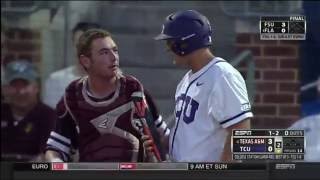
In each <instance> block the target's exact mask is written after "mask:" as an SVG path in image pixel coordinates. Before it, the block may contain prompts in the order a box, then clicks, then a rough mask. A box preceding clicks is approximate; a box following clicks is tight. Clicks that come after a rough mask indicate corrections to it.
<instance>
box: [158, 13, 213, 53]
mask: <svg viewBox="0 0 320 180" xmlns="http://www.w3.org/2000/svg"><path fill="white" fill-rule="evenodd" d="M211 34H212V30H211V26H210V22H209V21H208V19H207V18H206V17H205V16H204V15H202V14H200V13H199V12H197V11H195V10H187V11H178V12H176V13H173V14H170V15H169V16H167V18H166V21H165V23H164V24H163V26H162V32H161V34H159V35H158V36H156V37H155V38H154V39H155V40H167V44H168V46H169V48H170V49H171V50H172V51H173V52H174V53H176V54H177V55H180V56H184V55H187V54H190V53H191V52H193V51H194V50H196V49H199V48H202V47H208V46H210V45H211V44H212V40H211Z"/></svg>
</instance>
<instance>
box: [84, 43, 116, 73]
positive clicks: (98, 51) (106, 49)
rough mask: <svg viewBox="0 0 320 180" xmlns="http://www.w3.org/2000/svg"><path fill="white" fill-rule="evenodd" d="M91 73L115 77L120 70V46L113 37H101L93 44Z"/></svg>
mask: <svg viewBox="0 0 320 180" xmlns="http://www.w3.org/2000/svg"><path fill="white" fill-rule="evenodd" d="M90 59H91V62H90V67H89V71H90V74H92V75H95V76H99V77H103V78H113V77H115V76H116V75H117V73H118V71H119V54H118V47H117V45H116V44H115V42H114V41H113V40H112V38H111V37H105V38H99V39H95V40H93V41H92V44H91V58H90Z"/></svg>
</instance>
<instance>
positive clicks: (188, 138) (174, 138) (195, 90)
mask: <svg viewBox="0 0 320 180" xmlns="http://www.w3.org/2000/svg"><path fill="white" fill-rule="evenodd" d="M175 101H176V108H175V115H176V123H175V126H174V127H173V129H172V131H171V134H170V141H169V143H170V144H169V153H170V156H171V158H172V160H173V161H178V162H191V161H193V162H197V161H202V162H205V161H206V162H208V161H220V157H221V155H222V151H223V148H224V143H225V140H226V136H227V131H226V130H225V128H227V127H229V126H231V125H234V124H236V123H238V122H240V121H242V120H244V119H246V118H249V117H252V116H253V114H252V113H251V106H250V102H249V100H248V94H247V90H246V85H245V81H244V79H243V77H242V76H241V74H240V73H239V71H237V70H236V69H235V68H234V67H233V66H231V65H230V64H229V63H228V62H226V61H225V60H224V59H222V58H218V57H216V58H214V59H213V60H212V61H211V62H210V63H208V64H207V65H206V66H204V67H203V68H202V69H200V70H199V71H198V72H196V73H192V72H191V71H189V72H188V73H187V74H186V75H185V76H184V77H183V79H182V80H181V82H180V83H179V84H178V86H177V90H176V95H175Z"/></svg>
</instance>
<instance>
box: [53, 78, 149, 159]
mask: <svg viewBox="0 0 320 180" xmlns="http://www.w3.org/2000/svg"><path fill="white" fill-rule="evenodd" d="M133 95H135V96H136V95H138V96H141V97H144V96H143V87H142V85H141V84H140V83H139V81H138V80H136V79H135V78H134V77H131V76H125V77H121V78H120V79H119V81H118V84H117V89H116V91H115V92H114V93H113V94H112V95H111V96H110V97H107V98H106V99H104V100H101V99H100V100H98V99H95V98H93V97H92V96H90V93H89V92H88V90H87V77H84V78H82V79H79V80H76V81H73V82H72V83H70V85H69V86H68V87H67V88H66V92H65V95H64V97H63V98H62V99H61V100H60V101H59V103H58V105H57V113H58V116H59V118H58V122H57V126H56V129H55V130H54V131H52V132H51V134H50V138H49V139H48V142H47V145H48V147H47V149H51V150H55V151H57V152H59V153H60V154H61V155H62V156H63V157H64V160H70V155H71V152H72V151H71V150H72V149H73V148H77V149H79V155H80V159H79V161H91V162H101V161H109V162H121V161H122V162H136V161H143V160H144V154H145V153H144V150H143V146H142V142H141V134H140V132H139V129H138V128H137V127H136V121H135V120H136V119H135V114H134V113H135V111H134V105H133V102H132V96H133Z"/></svg>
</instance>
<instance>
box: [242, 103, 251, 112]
mask: <svg viewBox="0 0 320 180" xmlns="http://www.w3.org/2000/svg"><path fill="white" fill-rule="evenodd" d="M250 109H251V105H250V103H244V104H241V111H248V110H250Z"/></svg>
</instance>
